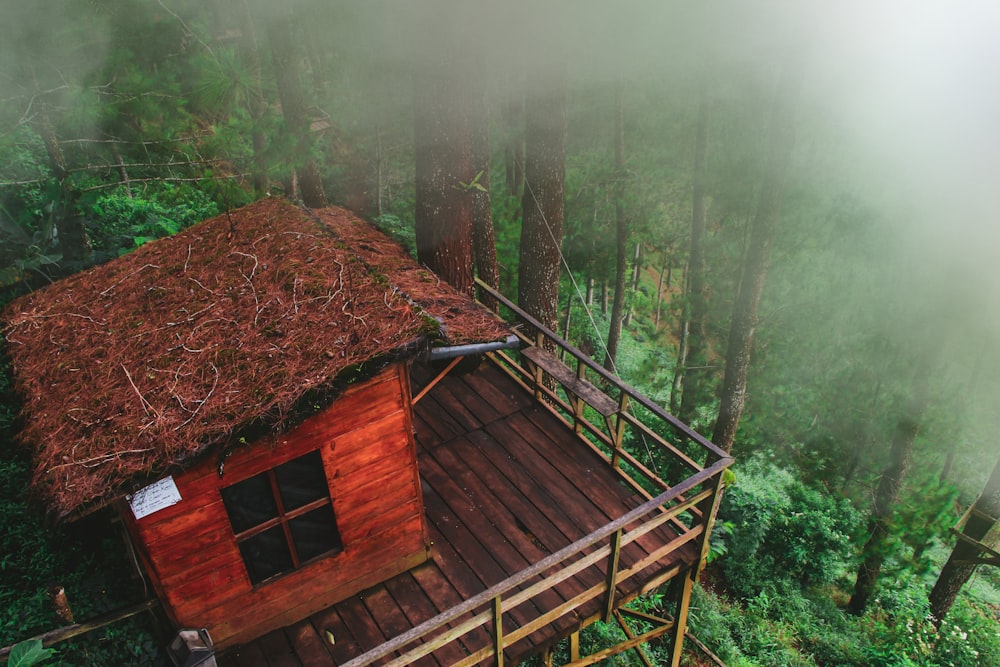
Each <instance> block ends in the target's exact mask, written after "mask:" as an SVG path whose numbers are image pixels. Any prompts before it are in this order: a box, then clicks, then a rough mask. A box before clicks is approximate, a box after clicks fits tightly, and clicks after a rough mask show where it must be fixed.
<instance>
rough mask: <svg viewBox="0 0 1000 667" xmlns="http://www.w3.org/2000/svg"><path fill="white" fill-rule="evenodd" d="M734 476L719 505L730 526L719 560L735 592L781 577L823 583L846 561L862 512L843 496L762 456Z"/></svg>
mask: <svg viewBox="0 0 1000 667" xmlns="http://www.w3.org/2000/svg"><path fill="white" fill-rule="evenodd" d="M737 478H738V480H739V482H738V483H737V485H736V486H734V487H732V488H730V489H728V490H727V491H726V494H725V495H724V496H723V499H722V503H721V506H720V509H719V521H721V522H728V523H732V524H733V526H734V528H733V530H732V535H731V537H730V538H729V539H728V540H727V541H728V542H729V544H728V555H727V556H726V557H724V558H721V559H719V563H720V567H721V569H722V572H723V574H724V576H725V577H726V581H727V583H728V584H729V586H730V588H731V589H732V590H733V591H734V592H735V593H737V594H738V595H740V596H743V597H752V596H755V595H757V594H758V593H760V592H761V591H762V590H763V589H764V588H765V586H767V585H768V584H769V583H770V584H771V585H774V584H777V583H780V582H782V581H792V582H795V583H796V584H797V585H798V586H800V587H808V586H815V585H822V584H827V583H829V582H831V581H833V580H834V579H835V578H836V577H837V576H838V574H839V573H840V572H841V571H842V570H843V568H844V567H845V566H846V565H847V564H848V563H850V561H851V556H852V552H851V539H850V536H851V535H852V534H853V533H854V532H855V531H856V530H857V528H858V526H860V525H861V516H860V514H859V513H858V512H857V511H856V510H855V509H854V508H853V506H852V505H851V504H850V503H849V502H848V501H847V500H845V499H838V498H835V497H833V496H832V495H830V494H828V493H827V492H826V491H824V490H820V489H815V488H811V487H808V486H806V485H805V484H804V483H803V482H801V481H800V480H798V479H796V477H795V476H794V475H793V474H792V472H791V471H788V470H785V469H782V468H778V467H777V466H774V465H772V464H770V463H768V462H766V461H764V460H763V459H762V458H760V457H755V458H751V459H750V460H749V461H747V463H746V464H745V465H744V466H743V467H742V469H741V470H740V471H739V472H738V473H737Z"/></svg>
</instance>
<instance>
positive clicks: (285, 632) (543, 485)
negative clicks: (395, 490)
mask: <svg viewBox="0 0 1000 667" xmlns="http://www.w3.org/2000/svg"><path fill="white" fill-rule="evenodd" d="M416 374H419V369H418V371H417V373H416ZM425 379H426V378H420V377H416V378H415V382H414V384H415V393H416V390H417V389H418V388H419V386H420V383H421V382H422V381H424V380H425ZM414 412H415V414H414V428H415V431H416V438H417V445H418V466H419V470H420V476H421V481H422V487H423V492H424V499H425V504H426V513H427V517H428V521H429V524H430V535H431V539H432V541H433V544H432V547H431V554H432V558H431V560H430V561H428V562H427V563H426V564H424V565H422V566H420V567H417V568H416V569H414V570H411V571H410V572H408V573H405V574H402V575H400V576H397V577H395V578H393V579H391V580H389V581H387V582H385V583H384V584H382V585H379V586H376V587H374V588H371V589H369V590H366V591H364V592H363V593H361V594H360V595H357V596H355V597H352V598H349V599H347V600H344V601H342V602H340V603H338V604H336V605H334V606H333V607H331V608H328V609H326V610H325V611H323V612H321V613H318V614H315V615H313V616H312V617H310V618H308V619H306V620H304V621H302V622H300V623H297V624H295V625H292V626H289V627H287V628H284V629H282V630H279V631H275V632H272V633H270V634H268V635H266V636H264V637H262V638H260V639H259V640H257V641H255V642H253V643H251V644H248V645H245V646H241V647H236V648H234V649H231V650H229V651H227V652H226V653H224V654H223V655H221V656H219V664H220V665H225V666H229V667H234V666H239V667H251V666H262V665H270V666H273V667H278V666H281V667H284V666H299V665H333V664H338V665H342V664H344V663H347V662H349V661H350V660H352V659H353V658H355V657H356V656H359V655H360V654H362V653H364V652H365V651H368V650H370V649H372V648H374V647H376V646H378V645H380V644H382V643H384V642H385V641H386V640H389V639H391V638H393V637H396V636H397V635H400V634H402V633H404V632H407V631H409V630H410V629H411V628H414V627H415V626H417V625H418V624H420V623H422V622H424V621H427V620H428V619H430V618H432V617H434V616H436V615H438V614H440V613H442V612H445V611H446V610H449V609H451V608H453V607H455V606H456V605H459V604H460V603H462V602H463V601H466V600H469V599H470V598H473V597H474V596H476V595H478V594H481V593H482V592H483V591H485V590H487V589H489V588H490V587H491V586H494V585H496V584H498V583H500V582H502V581H504V580H505V579H507V578H508V577H511V576H512V575H515V574H516V573H518V572H521V571H523V570H525V569H526V568H528V567H529V566H531V565H532V564H535V563H538V562H539V561H542V560H543V559H545V558H546V557H550V556H551V555H552V554H555V553H556V552H557V551H559V550H560V549H563V548H564V547H567V545H570V544H571V543H573V542H574V541H577V540H580V539H581V538H583V537H585V536H587V535H588V534H590V533H592V532H593V531H595V530H598V529H599V528H601V527H602V526H604V525H606V524H609V523H611V522H613V521H614V520H616V519H618V518H619V517H622V515H624V514H626V513H627V512H628V511H629V510H632V509H634V508H636V507H638V506H640V505H642V504H643V503H645V502H646V501H647V497H644V496H643V495H640V494H639V493H638V492H637V491H636V490H635V489H634V488H633V487H630V486H628V485H626V484H624V483H622V481H621V479H620V477H619V476H618V474H617V473H616V471H615V469H614V468H612V467H610V466H609V465H608V463H607V461H605V460H603V459H602V458H601V456H600V455H599V454H598V453H596V452H595V451H593V450H592V448H589V447H588V446H587V445H586V444H584V443H583V442H582V441H581V439H580V437H579V435H578V434H576V433H574V432H573V429H572V428H570V427H568V426H567V425H566V424H565V423H564V422H563V421H562V420H560V419H559V418H558V417H557V416H555V415H554V414H553V413H551V412H550V411H548V410H547V409H546V408H545V407H543V406H541V405H540V404H539V403H538V402H537V400H536V399H535V398H534V397H533V396H532V395H531V394H530V393H529V392H528V391H526V390H525V389H524V388H523V387H522V386H521V385H519V384H518V383H517V382H515V381H514V380H513V379H512V378H511V377H509V376H508V375H507V374H505V373H504V372H503V371H501V370H500V369H498V368H497V367H496V366H494V365H492V364H490V363H483V364H481V365H480V367H479V368H478V369H476V370H475V372H473V373H469V374H465V375H456V374H451V375H449V376H448V377H446V378H445V379H444V380H443V381H442V382H441V383H440V384H438V385H437V386H435V387H434V388H433V389H432V390H431V391H430V392H429V393H427V395H426V396H424V397H423V398H422V399H421V400H420V402H419V403H418V404H417V405H416V406H415V409H414ZM670 526H671V524H670V523H665V524H663V525H659V526H657V527H655V528H653V529H652V530H650V531H649V532H647V533H646V534H644V535H641V536H639V537H637V539H634V540H633V541H631V542H629V543H628V544H626V545H625V546H623V547H622V548H621V551H620V554H619V555H618V559H619V562H618V569H619V570H621V571H630V570H635V571H639V570H641V576H638V577H630V578H626V579H624V580H623V581H620V582H617V585H616V596H615V606H618V604H621V603H623V602H624V601H627V600H629V599H631V598H632V597H634V596H635V595H637V594H638V593H640V592H642V591H643V590H644V589H646V588H647V587H648V586H650V585H654V584H657V583H662V582H663V581H664V580H666V579H669V578H670V577H673V576H675V575H677V574H679V573H681V572H684V571H686V570H687V569H688V568H690V567H691V565H692V564H693V563H694V562H696V560H697V558H698V550H699V545H698V541H697V540H696V539H687V538H686V537H683V536H682V537H681V538H679V539H678V530H676V529H674V528H671V527H670ZM628 527H629V526H625V529H626V530H627V529H628ZM680 530H681V531H682V532H683V527H680ZM616 534H617V535H619V536H620V535H621V533H620V532H619V533H616ZM691 537H696V536H694V535H692V536H691ZM671 542H673V546H672V547H671V548H670V549H669V550H666V549H665V547H667V546H668V545H670V544H671ZM623 544H624V542H623ZM604 549H605V551H607V550H608V547H604ZM596 551H598V547H597V546H596V545H595V546H592V547H590V548H589V549H587V550H585V551H584V552H583V553H584V554H586V553H592V554H593V553H595V552H596ZM665 551H666V553H665V555H660V554H664V552H665ZM658 552H659V553H658ZM597 555H598V556H599V555H600V554H597ZM608 560H609V559H608V557H605V558H604V559H603V561H600V560H598V562H596V563H595V565H594V566H592V567H584V568H582V569H580V570H579V571H578V572H577V573H576V574H574V575H573V576H570V577H569V578H567V579H565V580H563V581H561V582H560V583H559V584H558V585H557V586H555V587H554V588H550V589H548V590H542V591H541V592H540V593H539V594H537V595H534V596H532V597H530V598H528V599H527V601H526V602H524V603H523V604H518V605H517V606H514V605H511V609H510V610H509V611H505V612H504V615H503V619H502V625H503V627H504V628H505V630H504V632H505V633H508V634H510V633H511V632H515V631H516V629H518V628H523V627H524V626H526V625H527V624H528V623H530V622H531V621H533V620H535V619H537V618H539V617H541V616H544V615H545V614H546V613H547V612H550V611H551V610H553V609H556V608H557V607H560V605H563V606H564V608H566V609H567V613H564V614H563V615H561V616H559V617H558V618H556V619H555V620H554V622H552V623H548V624H545V625H543V626H542V627H540V628H538V629H531V628H528V630H531V632H530V634H528V635H527V636H526V637H524V638H522V639H520V640H518V641H517V642H516V643H514V644H513V645H512V646H509V647H508V648H507V649H506V651H505V657H506V659H507V660H509V661H511V663H512V664H516V662H518V661H519V660H521V659H523V658H525V657H527V656H530V655H532V654H536V653H539V652H541V651H542V650H543V649H544V648H545V647H546V646H549V645H551V644H553V643H554V642H555V641H557V640H559V639H561V638H564V637H566V636H568V635H569V634H571V633H572V632H574V631H576V630H578V629H579V628H580V627H581V625H585V624H588V623H590V622H592V621H593V620H594V619H595V618H598V617H602V616H604V612H603V611H602V609H603V608H604V605H605V604H606V603H607V599H606V596H603V595H602V596H598V597H591V598H590V599H589V600H584V601H582V603H581V604H567V601H570V602H572V601H573V600H574V598H577V602H579V601H580V600H579V596H580V595H581V593H584V592H586V591H587V590H588V589H592V588H593V587H594V586H595V585H596V584H601V583H602V581H603V580H604V578H605V574H603V573H604V572H606V570H607V565H606V564H605V563H606V562H607V561H608ZM643 568H645V569H643ZM557 569H558V568H552V569H550V570H548V571H546V572H545V573H544V575H551V574H552V573H553V571H556V570H557ZM540 576H543V575H540ZM537 581H538V578H533V579H529V580H527V581H525V582H523V583H522V584H520V586H519V589H518V590H523V589H525V588H527V587H529V586H531V585H532V584H535V583H537ZM584 597H585V596H584ZM504 609H505V610H506V609H507V605H506V604H505V605H504ZM471 617H473V613H472V612H469V613H468V614H466V615H464V616H461V617H458V618H456V619H454V620H452V621H451V623H450V625H451V626H452V627H454V626H456V625H458V624H459V623H460V622H461V621H462V620H465V619H467V618H471ZM494 641H495V637H494V636H493V635H492V633H491V632H488V631H487V630H486V629H485V628H484V627H482V626H479V627H475V628H473V629H472V630H471V631H469V632H467V633H466V634H464V635H462V636H461V638H460V641H455V642H452V643H448V644H445V645H444V646H442V647H441V648H440V649H438V650H437V651H435V652H434V653H433V654H431V655H428V656H425V657H423V658H421V659H420V660H418V661H416V662H415V663H414V664H421V665H449V664H453V663H455V662H457V661H460V660H462V659H465V658H466V657H467V656H468V655H470V654H475V653H476V652H477V651H480V650H481V649H483V648H484V647H487V648H488V647H490V646H491V644H492V642H494Z"/></svg>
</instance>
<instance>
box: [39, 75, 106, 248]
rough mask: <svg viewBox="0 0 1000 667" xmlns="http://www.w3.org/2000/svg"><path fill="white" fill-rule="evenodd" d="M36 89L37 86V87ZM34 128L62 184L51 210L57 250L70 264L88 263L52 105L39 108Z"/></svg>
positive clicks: (87, 239) (85, 240) (86, 238)
mask: <svg viewBox="0 0 1000 667" xmlns="http://www.w3.org/2000/svg"><path fill="white" fill-rule="evenodd" d="M36 86H37V84H36ZM34 127H35V129H36V131H37V132H38V134H39V135H40V136H41V138H42V143H43V144H44V145H45V153H46V155H47V156H48V158H49V168H50V169H51V170H52V176H53V177H54V178H55V179H56V181H57V182H58V184H59V198H58V200H57V201H56V202H55V206H54V207H53V209H52V222H53V224H54V225H55V229H56V237H57V238H56V250H58V251H59V253H60V254H61V255H62V259H63V260H64V261H65V262H67V263H70V264H79V263H80V262H86V261H87V260H88V259H89V258H90V256H91V252H92V251H91V246H90V237H89V236H87V228H86V227H85V226H84V220H83V217H82V216H81V215H79V214H78V213H77V210H76V198H77V193H76V192H74V191H73V188H72V187H71V186H70V184H69V183H68V180H69V169H68V168H67V167H66V156H65V155H64V154H63V152H62V146H60V145H59V138H58V137H57V136H56V130H55V126H54V125H53V124H52V118H51V116H50V115H49V105H48V103H47V102H45V101H44V100H42V101H41V102H40V103H39V104H38V114H37V116H36V118H35V121H34Z"/></svg>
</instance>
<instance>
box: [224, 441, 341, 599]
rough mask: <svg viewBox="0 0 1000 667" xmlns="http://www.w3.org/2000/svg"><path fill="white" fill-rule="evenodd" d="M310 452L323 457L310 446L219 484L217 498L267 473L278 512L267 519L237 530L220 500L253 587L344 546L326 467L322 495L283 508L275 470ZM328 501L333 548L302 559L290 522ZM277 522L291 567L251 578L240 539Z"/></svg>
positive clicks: (336, 552)
mask: <svg viewBox="0 0 1000 667" xmlns="http://www.w3.org/2000/svg"><path fill="white" fill-rule="evenodd" d="M313 453H316V454H317V455H318V456H319V459H320V464H321V465H322V461H323V457H322V454H321V453H319V450H318V449H314V450H310V451H307V452H304V453H302V454H299V455H297V456H293V457H291V458H289V459H288V460H286V461H283V462H281V463H279V464H278V465H275V466H272V467H270V468H268V469H266V470H263V471H261V472H258V473H256V474H254V475H249V476H247V477H245V478H243V479H241V480H239V481H237V482H233V483H232V484H229V485H227V486H225V487H221V488H220V489H219V495H220V498H222V494H223V492H224V491H226V490H227V489H231V488H233V487H236V486H239V485H240V484H242V483H243V482H246V481H248V480H250V479H253V478H254V477H257V476H259V475H266V476H267V481H268V489H269V490H270V492H271V500H273V501H274V504H275V507H276V508H277V516H274V517H272V518H270V519H266V520H265V521H263V522H261V523H259V524H255V525H253V526H251V527H250V528H247V529H245V530H242V531H240V532H236V530H235V528H234V527H233V518H232V516H231V515H230V513H229V508H228V507H227V506H226V502H225V499H224V498H223V501H222V502H223V508H224V509H225V512H226V520H227V521H228V522H229V527H230V530H232V531H233V539H234V541H235V543H236V547H237V550H238V551H239V553H240V560H241V561H242V562H243V567H244V568H245V569H246V572H247V576H248V578H250V582H251V584H252V585H253V586H254V587H257V586H262V585H264V584H268V583H270V582H272V581H274V580H275V579H278V578H280V577H284V576H286V575H289V574H291V573H293V572H296V571H298V570H300V569H301V568H302V567H304V566H306V565H309V564H310V563H312V562H315V561H318V560H320V559H322V558H327V557H330V556H335V555H337V554H339V553H341V552H343V550H344V542H343V539H342V537H341V534H340V528H339V527H338V526H337V514H336V512H334V511H333V498H331V496H330V483H329V480H328V479H327V477H326V471H325V470H323V480H324V484H325V487H326V495H324V496H323V497H321V498H317V499H316V500H312V501H310V502H307V503H305V504H304V505H300V506H298V507H296V508H294V509H291V510H287V511H286V510H285V503H284V500H283V499H282V495H281V486H280V485H279V484H278V475H277V472H276V470H277V469H278V468H280V467H281V466H283V465H285V464H286V463H291V462H292V461H295V460H297V459H300V458H304V457H306V456H309V455H310V454H313ZM327 505H329V506H330V515H331V517H332V518H333V525H332V529H333V531H334V533H335V535H336V540H335V542H336V546H335V547H334V548H332V549H329V550H327V551H324V552H322V553H319V554H316V555H315V556H311V557H309V558H307V559H305V560H303V559H301V558H300V557H299V548H298V545H296V542H295V537H294V535H293V534H292V527H291V522H292V521H293V520H295V519H297V518H299V517H301V516H305V515H306V514H308V513H310V512H312V511H314V510H317V509H320V508H322V507H325V506H327ZM279 525H280V526H281V529H282V533H283V535H284V537H285V546H286V547H287V548H288V553H289V555H290V557H291V560H292V567H291V569H288V570H282V571H279V572H276V573H275V574H272V575H270V576H268V577H265V578H263V579H261V580H260V581H257V582H254V581H253V576H252V574H251V567H250V565H249V564H248V563H247V557H246V556H245V555H244V553H243V550H242V549H241V548H240V546H241V544H242V543H243V542H246V541H247V540H249V539H252V538H253V537H255V536H257V535H260V534H262V533H265V532H267V531H268V530H271V529H272V528H274V527H276V526H279Z"/></svg>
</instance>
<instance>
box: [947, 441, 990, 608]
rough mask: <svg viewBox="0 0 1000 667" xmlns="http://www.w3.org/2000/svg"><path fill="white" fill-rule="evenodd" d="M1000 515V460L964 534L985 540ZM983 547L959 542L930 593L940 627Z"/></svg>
mask: <svg viewBox="0 0 1000 667" xmlns="http://www.w3.org/2000/svg"><path fill="white" fill-rule="evenodd" d="M998 519H1000V460H998V461H997V463H996V465H995V466H994V467H993V473H992V474H991V475H990V478H989V479H988V480H987V481H986V486H984V487H983V492H982V493H980V494H979V498H977V499H976V502H975V503H974V504H973V505H972V510H971V512H970V513H969V520H968V521H967V522H966V524H965V527H964V528H963V529H962V534H963V535H965V536H966V537H968V538H969V539H971V540H974V541H976V542H982V541H983V540H984V539H985V538H986V537H987V535H988V534H989V533H990V531H991V530H993V528H994V527H995V526H996V525H997V520H998ZM982 555H983V554H982V551H981V550H980V549H978V548H977V547H976V546H975V545H973V544H969V543H968V542H966V541H964V540H959V541H958V542H957V543H956V544H955V548H954V549H953V550H952V552H951V555H950V556H948V561H947V562H946V563H945V564H944V567H943V568H941V574H939V575H938V579H937V582H935V584H934V588H933V589H931V594H930V612H931V616H932V617H933V619H934V624H935V625H937V626H938V627H940V626H941V622H942V621H943V620H944V617H945V616H947V615H948V612H949V611H950V610H951V607H952V605H953V604H954V603H955V599H956V598H957V597H958V592H959V591H960V590H962V586H964V585H965V582H967V581H968V580H969V577H970V576H972V572H973V570H975V569H976V565H977V563H976V562H975V559H976V558H981V557H982Z"/></svg>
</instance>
